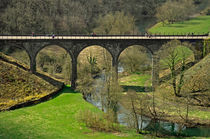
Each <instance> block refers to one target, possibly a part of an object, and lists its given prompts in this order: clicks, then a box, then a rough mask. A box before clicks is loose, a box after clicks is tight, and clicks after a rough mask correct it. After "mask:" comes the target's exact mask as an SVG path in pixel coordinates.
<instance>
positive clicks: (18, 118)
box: [0, 88, 143, 139]
mask: <svg viewBox="0 0 210 139" xmlns="http://www.w3.org/2000/svg"><path fill="white" fill-rule="evenodd" d="M87 109H89V110H91V111H94V112H100V110H99V109H98V108H96V107H95V106H93V105H91V104H89V103H88V102H86V101H84V100H83V99H82V95H81V94H80V93H74V92H73V91H72V90H70V89H69V88H65V89H64V90H63V91H62V93H61V94H60V95H59V96H57V97H56V98H54V99H52V100H50V101H47V102H43V103H41V104H38V105H35V106H31V107H26V108H21V109H18V110H14V111H7V112H1V113H0V139H29V138H30V139H86V138H91V139H93V138H94V139H97V138H98V139H115V138H116V139H117V138H130V139H132V138H143V136H136V135H135V132H133V131H128V133H125V131H124V132H123V133H103V132H96V131H93V130H91V129H88V128H87V127H86V125H85V124H84V123H82V122H80V121H79V120H78V115H79V113H80V111H84V110H87Z"/></svg>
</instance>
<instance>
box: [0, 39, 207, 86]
mask: <svg viewBox="0 0 210 139" xmlns="http://www.w3.org/2000/svg"><path fill="white" fill-rule="evenodd" d="M207 38H208V36H200V37H198V36H195V37H194V36H190V37H188V36H173V37H171V36H157V37H155V36H154V37H150V36H84V35H83V36H82V35H81V36H56V37H55V38H51V37H48V36H37V37H33V36H18V37H17V36H10V37H8V36H0V45H1V44H7V43H8V44H14V45H13V46H15V45H18V47H22V48H23V49H25V50H26V52H27V53H28V55H29V58H30V71H31V72H32V73H36V56H37V54H38V53H39V52H40V50H42V49H43V48H45V47H46V46H49V45H57V46H60V47H62V48H63V49H65V50H66V51H67V52H68V53H69V55H70V57H71V60H72V62H71V63H72V72H71V86H72V88H73V89H75V88H76V80H77V58H78V55H79V54H80V52H81V51H82V50H83V49H85V48H87V47H88V46H92V45H98V46H101V47H103V48H105V49H106V50H107V51H108V52H109V53H110V54H111V56H112V66H113V67H114V68H115V71H116V72H117V68H118V58H119V56H120V54H121V52H122V51H123V50H125V49H126V48H127V47H129V46H132V45H141V46H143V47H145V48H146V49H147V50H149V51H150V52H151V54H152V87H153V88H154V87H156V86H157V85H158V84H159V55H158V51H159V50H160V48H161V47H162V45H163V44H165V43H167V42H168V41H170V40H174V39H177V40H180V41H182V42H183V41H187V42H191V43H193V45H195V46H194V47H191V48H190V49H191V50H192V51H193V52H194V55H195V60H197V61H198V60H199V59H201V58H202V55H201V52H202V47H203V43H202V42H203V39H207ZM198 51H199V52H200V53H197V52H198ZM195 52H196V53H195Z"/></svg>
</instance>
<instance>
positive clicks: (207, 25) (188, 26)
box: [148, 16, 210, 35]
mask: <svg viewBox="0 0 210 139" xmlns="http://www.w3.org/2000/svg"><path fill="white" fill-rule="evenodd" d="M148 32H150V33H152V34H166V35H173V34H180V35H181V34H188V33H194V34H206V33H208V32H210V16H199V17H196V18H193V19H191V20H187V21H184V22H177V23H174V24H166V25H164V26H163V24H162V23H157V24H156V25H154V26H153V27H151V28H150V29H149V30H148Z"/></svg>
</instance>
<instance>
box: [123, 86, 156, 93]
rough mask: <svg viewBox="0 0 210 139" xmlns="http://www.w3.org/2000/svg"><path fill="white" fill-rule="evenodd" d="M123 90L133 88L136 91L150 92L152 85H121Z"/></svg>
mask: <svg viewBox="0 0 210 139" xmlns="http://www.w3.org/2000/svg"><path fill="white" fill-rule="evenodd" d="M121 87H122V88H123V91H125V92H127V91H128V90H134V91H136V92H151V91H152V86H127V85H121Z"/></svg>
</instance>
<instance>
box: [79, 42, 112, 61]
mask: <svg viewBox="0 0 210 139" xmlns="http://www.w3.org/2000/svg"><path fill="white" fill-rule="evenodd" d="M92 46H98V47H101V48H104V49H105V50H106V51H107V52H109V54H110V55H111V56H112V59H113V58H114V54H113V52H112V51H111V50H110V49H109V48H108V47H106V45H101V44H97V43H87V44H86V45H84V46H83V47H82V49H80V51H79V52H78V56H79V54H80V53H81V52H82V51H83V50H84V49H86V48H88V47H92Z"/></svg>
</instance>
